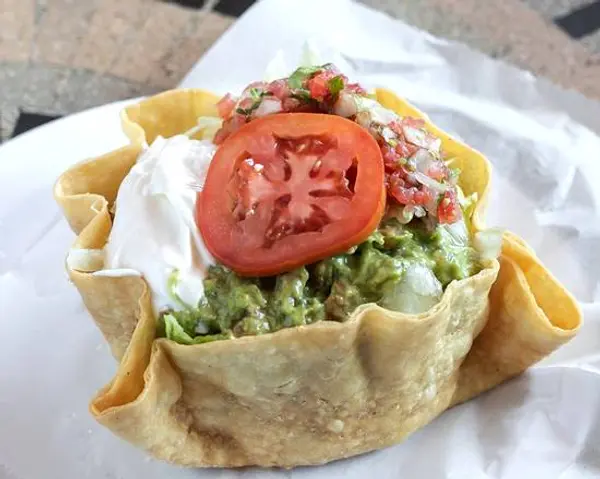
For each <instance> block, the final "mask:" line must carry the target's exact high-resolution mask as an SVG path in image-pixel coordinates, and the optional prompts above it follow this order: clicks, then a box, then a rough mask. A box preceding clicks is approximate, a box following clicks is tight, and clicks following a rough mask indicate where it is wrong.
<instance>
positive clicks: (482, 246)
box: [473, 228, 503, 260]
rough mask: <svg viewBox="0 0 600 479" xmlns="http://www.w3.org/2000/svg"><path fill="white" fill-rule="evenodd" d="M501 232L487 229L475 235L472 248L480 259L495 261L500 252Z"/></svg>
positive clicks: (496, 229)
mask: <svg viewBox="0 0 600 479" xmlns="http://www.w3.org/2000/svg"><path fill="white" fill-rule="evenodd" d="M502 235H503V230H502V229H500V228H489V229H486V230H483V231H479V232H477V233H475V237H474V238H473V247H474V248H475V250H476V251H477V252H478V253H479V255H480V256H481V258H482V259H484V260H490V259H496V258H498V256H500V252H501V251H502Z"/></svg>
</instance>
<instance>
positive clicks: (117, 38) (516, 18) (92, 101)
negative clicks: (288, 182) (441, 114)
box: [0, 0, 600, 140]
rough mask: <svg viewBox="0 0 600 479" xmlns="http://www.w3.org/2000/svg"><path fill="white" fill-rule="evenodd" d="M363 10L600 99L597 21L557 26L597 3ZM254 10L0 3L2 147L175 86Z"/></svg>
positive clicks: (216, 0) (477, 0) (472, 0)
mask: <svg viewBox="0 0 600 479" xmlns="http://www.w3.org/2000/svg"><path fill="white" fill-rule="evenodd" d="M282 1H285V0H282ZM596 1H599V0H596ZM362 2H363V3H365V4H368V5H370V6H372V7H374V8H377V9H380V10H383V11H385V12H387V13H389V14H391V15H392V16H395V17H398V18H400V19H402V20H404V21H406V22H408V23H411V24H413V25H415V26H417V27H419V28H423V29H425V30H428V31H430V32H431V33H433V34H435V35H438V36H442V37H446V38H450V39H453V40H458V41H462V42H465V43H467V44H469V45H470V46H472V47H473V48H476V49H478V50H481V51H483V52H485V53H487V54H490V55H492V56H495V57H499V58H502V59H505V60H507V61H509V62H512V63H514V64H516V65H518V66H520V67H522V68H526V69H529V70H531V71H533V72H534V73H536V74H539V75H544V76H547V77H548V78H550V79H551V80H552V81H554V82H556V83H559V84H561V85H563V86H565V87H568V88H575V89H578V90H579V91H581V92H583V93H584V94H587V95H589V96H590V97H595V98H600V18H598V19H597V26H598V28H597V31H595V32H591V33H590V34H586V35H585V36H583V37H581V38H572V36H573V32H572V31H565V30H564V29H563V30H561V29H560V28H559V27H558V26H557V25H556V24H555V23H554V22H555V20H556V19H557V18H561V17H565V16H567V17H568V16H569V15H571V16H572V15H575V14H574V13H573V12H575V13H576V12H577V11H578V10H579V9H581V8H585V7H586V6H588V5H589V4H590V3H596V2H594V1H593V0H505V1H502V2H498V1H494V0H419V1H417V0H413V1H409V0H362ZM252 3H254V0H172V1H170V2H167V1H161V0H0V140H2V139H6V138H8V137H10V135H11V133H12V131H13V129H14V126H15V123H16V122H17V121H18V120H19V119H20V120H19V123H20V129H21V128H24V127H23V125H25V127H26V123H27V119H28V115H29V114H36V116H35V117H31V121H32V122H33V123H32V124H38V123H39V122H40V121H43V118H44V116H43V115H48V116H49V117H53V116H58V115H64V114H68V113H73V112H76V111H79V110H82V109H85V108H89V107H92V106H97V105H101V104H104V103H107V102H111V101H116V100H120V99H125V98H130V97H134V96H139V95H146V94H151V93H154V92H157V91H160V90H163V89H167V88H170V87H172V86H174V85H176V84H177V82H178V81H179V80H180V79H181V78H182V77H183V76H184V75H185V73H186V72H187V71H188V70H189V68H190V67H191V66H192V65H193V64H194V63H195V62H196V61H197V59H198V58H199V57H200V56H201V55H202V53H203V52H204V51H206V50H207V49H208V48H209V47H210V46H211V45H212V43H213V42H214V41H215V40H216V39H217V38H218V37H219V36H220V35H221V34H222V33H223V32H224V31H225V30H226V29H227V28H228V27H229V26H230V25H231V24H232V23H233V22H234V21H235V19H236V17H237V16H239V15H240V14H242V13H243V11H244V10H245V9H246V8H248V7H249V6H250V5H251V4H252ZM580 17H581V15H580ZM578 18H579V17H577V16H576V15H575V16H572V17H569V19H570V20H572V21H571V23H570V24H573V21H575V27H576V28H578V27H577V21H579V20H578ZM587 20H589V18H588V19H587ZM569 34H571V35H572V36H569ZM40 115H41V116H40Z"/></svg>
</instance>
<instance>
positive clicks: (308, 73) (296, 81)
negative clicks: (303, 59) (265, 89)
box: [288, 63, 333, 90]
mask: <svg viewBox="0 0 600 479" xmlns="http://www.w3.org/2000/svg"><path fill="white" fill-rule="evenodd" d="M332 67H333V65H332V64H331V63H326V64H325V65H318V66H312V67H300V68H297V69H296V70H295V71H294V73H292V74H291V75H290V77H289V78H288V86H289V87H290V88H292V89H293V90H296V89H299V88H302V87H303V86H304V82H305V81H306V80H307V79H309V78H310V77H312V76H313V75H314V74H315V73H318V72H320V71H321V70H329V69H331V68H332Z"/></svg>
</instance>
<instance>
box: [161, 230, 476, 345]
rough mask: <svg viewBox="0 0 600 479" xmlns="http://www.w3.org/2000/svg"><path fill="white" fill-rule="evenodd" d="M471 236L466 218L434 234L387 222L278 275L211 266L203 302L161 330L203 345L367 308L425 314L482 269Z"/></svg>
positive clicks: (165, 320)
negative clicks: (453, 285)
mask: <svg viewBox="0 0 600 479" xmlns="http://www.w3.org/2000/svg"><path fill="white" fill-rule="evenodd" d="M468 236H469V235H468V233H467V230H466V227H465V224H464V223H463V222H462V221H461V222H457V223H455V224H453V225H451V226H448V225H438V226H437V227H436V228H435V229H434V230H433V231H432V232H431V231H427V230H426V228H425V227H424V226H423V224H422V222H420V221H413V222H411V223H410V224H409V225H402V224H400V223H399V222H398V221H397V220H396V219H390V220H386V221H384V222H382V223H381V224H380V225H379V228H378V229H377V230H376V231H375V232H374V233H373V234H372V235H371V236H370V237H369V238H368V239H367V241H365V242H364V243H362V244H360V245H358V246H356V247H354V248H352V249H350V250H349V251H347V252H346V253H344V254H340V255H338V256H334V257H331V258H328V259H326V260H323V261H320V262H318V263H315V264H312V265H308V266H305V267H302V268H299V269H296V270H294V271H290V272H288V273H285V274H281V275H278V276H276V277H269V278H242V277H240V276H237V275H236V274H235V273H234V272H232V271H231V270H229V269H227V268H225V267H224V266H220V265H217V266H213V267H211V269H210V271H209V273H208V276H207V277H206V279H205V280H204V290H205V298H204V299H203V300H202V302H201V304H199V305H197V306H195V307H192V306H185V307H184V309H183V310H182V311H168V312H165V313H163V314H162V315H161V318H160V326H161V327H160V333H161V334H162V335H163V336H166V337H168V338H170V339H172V340H174V341H177V342H179V343H182V344H196V343H204V342H208V341H214V340H220V339H228V338H234V337H239V336H247V335H256V334H264V333H271V332H274V331H278V330H280V329H282V328H289V327H293V326H300V325H305V324H311V323H314V322H316V321H323V320H330V321H345V320H347V319H348V318H349V317H350V315H351V313H352V312H353V311H354V309H355V308H356V307H357V306H359V305H361V304H365V303H377V304H379V305H380V306H382V307H385V308H388V309H391V310H395V311H402V312H406V313H421V312H424V311H426V310H428V309H429V308H430V307H432V306H434V305H435V304H436V303H437V302H438V301H439V299H440V297H441V295H442V292H443V289H444V288H445V287H446V286H447V285H448V284H449V283H450V282H451V281H453V280H460V279H463V278H467V277H469V276H471V275H473V274H475V273H477V272H478V271H479V269H480V266H479V262H478V260H477V255H476V253H475V251H474V250H473V248H472V247H471V246H470V245H469V239H468ZM175 281H176V278H175V277H174V280H173V283H174V282H175ZM172 289H173V288H172ZM175 299H178V298H175ZM178 301H179V302H181V301H180V300H179V299H178Z"/></svg>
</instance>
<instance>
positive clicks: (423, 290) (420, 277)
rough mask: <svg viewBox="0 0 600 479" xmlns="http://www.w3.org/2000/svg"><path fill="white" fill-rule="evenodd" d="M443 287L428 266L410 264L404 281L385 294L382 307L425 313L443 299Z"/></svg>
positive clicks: (405, 311) (412, 312)
mask: <svg viewBox="0 0 600 479" xmlns="http://www.w3.org/2000/svg"><path fill="white" fill-rule="evenodd" d="M442 292H443V290H442V285H441V283H440V282H439V281H438V279H437V278H436V277H435V275H434V274H433V271H431V270H430V269H429V268H428V267H427V266H425V265H423V264H419V263H410V264H409V265H408V266H407V268H406V270H405V272H404V276H403V278H402V280H401V281H400V282H398V283H396V284H394V285H393V286H392V287H390V288H388V290H387V291H385V292H384V296H383V298H382V300H381V306H382V307H384V308H387V309H391V310H393V311H399V312H402V313H409V314H419V313H424V312H425V311H427V310H429V309H430V308H432V307H433V306H435V305H436V304H437V303H438V302H439V300H440V298H441V297H442Z"/></svg>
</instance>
